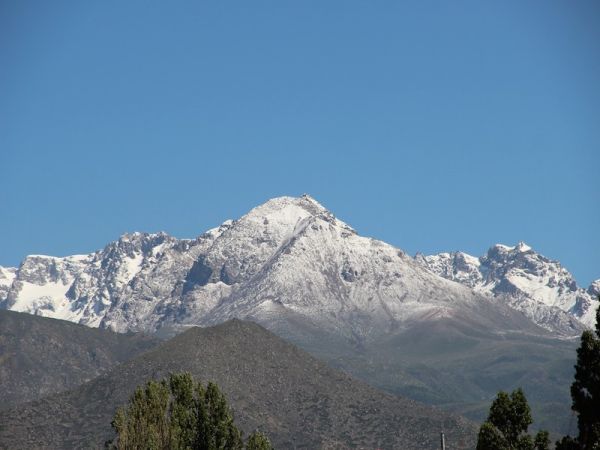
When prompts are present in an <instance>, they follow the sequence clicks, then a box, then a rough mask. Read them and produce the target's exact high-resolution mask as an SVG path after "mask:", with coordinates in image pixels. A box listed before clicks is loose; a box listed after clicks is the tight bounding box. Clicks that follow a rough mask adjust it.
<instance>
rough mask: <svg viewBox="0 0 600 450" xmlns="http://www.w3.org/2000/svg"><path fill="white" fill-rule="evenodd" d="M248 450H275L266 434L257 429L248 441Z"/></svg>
mask: <svg viewBox="0 0 600 450" xmlns="http://www.w3.org/2000/svg"><path fill="white" fill-rule="evenodd" d="M246 450H273V446H272V445H271V441H269V438H268V437H267V436H266V435H265V434H263V433H261V432H260V431H255V432H254V433H252V434H251V435H250V437H249V438H248V441H247V442H246Z"/></svg>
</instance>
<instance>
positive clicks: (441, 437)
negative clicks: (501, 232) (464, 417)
mask: <svg viewBox="0 0 600 450" xmlns="http://www.w3.org/2000/svg"><path fill="white" fill-rule="evenodd" d="M440 441H441V444H442V450H446V436H444V432H443V431H442V432H441V433H440Z"/></svg>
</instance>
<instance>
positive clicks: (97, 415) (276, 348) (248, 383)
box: [0, 320, 476, 449]
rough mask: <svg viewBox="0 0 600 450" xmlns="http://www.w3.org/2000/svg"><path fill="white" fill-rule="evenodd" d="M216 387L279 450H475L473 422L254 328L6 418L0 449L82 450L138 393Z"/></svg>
mask: <svg viewBox="0 0 600 450" xmlns="http://www.w3.org/2000/svg"><path fill="white" fill-rule="evenodd" d="M178 371H189V372H191V373H192V374H193V375H194V376H195V377H196V378H197V379H199V380H202V381H204V382H206V381H209V380H212V381H215V382H216V383H217V384H218V385H219V386H220V387H221V388H222V390H223V391H224V392H225V394H226V396H227V397H228V399H229V401H230V404H231V405H232V407H233V409H234V412H235V416H236V422H237V423H238V424H239V425H240V426H241V428H242V429H243V430H244V432H245V433H248V432H251V431H252V430H254V429H257V428H258V429H260V430H262V431H265V432H266V433H267V434H268V435H269V436H270V438H271V439H272V441H273V443H274V445H275V446H276V448H348V447H359V448H360V447H362V448H403V449H421V448H423V449H430V448H435V447H436V445H437V443H438V438H439V434H438V433H439V430H440V426H442V425H443V426H444V428H445V430H446V432H447V436H448V440H449V441H450V442H452V445H453V448H472V447H473V445H474V437H475V434H476V428H475V426H474V425H473V424H471V423H470V422H468V421H466V420H464V419H462V418H460V417H457V416H454V415H451V414H449V413H445V412H442V411H439V410H436V409H434V408H431V407H428V406H424V405H421V404H419V403H417V402H414V401H412V400H407V399H404V398H400V397H396V396H394V395H391V394H387V393H383V392H381V391H378V390H376V389H374V388H372V387H370V386H368V385H367V384H365V383H363V382H360V381H357V380H355V379H353V378H351V377H350V376H348V375H346V374H344V373H342V372H339V371H337V370H335V369H332V368H330V367H328V366H327V365H325V364H324V363H322V362H320V361H319V360H317V359H315V358H313V357H312V356H310V355H309V354H307V353H305V352H304V351H302V350H300V349H299V348H297V347H295V346H294V345H292V344H289V343H287V342H285V341H284V340H282V339H280V338H278V337H276V336H275V335H273V334H272V333H270V332H268V331H267V330H265V329H264V328H262V327H260V326H259V325H256V324H254V323H250V322H242V321H239V320H232V321H228V322H226V323H224V324H221V325H218V326H215V327H212V328H205V329H200V328H193V329H190V330H188V331H186V332H185V333H182V334H180V335H178V336H176V337H175V338H173V339H171V340H170V341H168V342H166V343H164V344H162V345H161V346H159V347H157V348H156V349H154V350H151V351H149V352H147V353H145V354H143V355H140V356H138V357H136V358H134V359H133V360H131V361H129V362H126V363H124V364H122V365H120V366H118V367H116V368H114V369H113V370H112V371H111V372H109V373H108V374H106V375H102V376H100V377H98V378H96V379H95V380H92V381H91V382H89V383H86V384H85V385H83V386H81V387H78V388H76V389H74V390H72V391H70V392H68V393H64V394H60V395H54V396H51V397H48V398H45V399H43V400H41V401H36V402H32V403H29V404H27V405H25V406H24V407H21V408H15V409H13V410H10V411H4V412H1V413H0V424H2V425H0V447H3V448H36V447H50V448H82V447H86V446H98V445H100V444H102V443H103V442H104V440H106V439H108V438H111V436H112V431H111V428H110V421H111V418H112V415H113V414H114V411H115V409H116V407H117V406H119V405H122V404H125V403H126V402H127V399H128V397H129V395H130V394H131V393H132V392H133V390H134V388H135V386H136V385H138V384H141V383H143V382H145V381H146V380H148V379H150V378H162V377H164V376H166V375H167V374H168V373H169V372H178Z"/></svg>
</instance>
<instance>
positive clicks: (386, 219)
mask: <svg viewBox="0 0 600 450" xmlns="http://www.w3.org/2000/svg"><path fill="white" fill-rule="evenodd" d="M0 168H1V173H0V194H1V198H2V200H1V203H0V264H1V265H17V264H18V263H19V261H20V260H21V259H22V258H23V257H24V256H25V255H26V254H28V253H45V254H54V255H67V254H72V253H84V252H90V251H93V250H95V249H98V248H101V247H103V246H104V245H105V244H106V243H108V242H109V241H111V240H113V239H115V238H117V237H118V236H119V235H120V234H122V233H123V232H127V231H158V230H164V231H167V232H168V233H170V234H173V235H175V236H178V237H195V236H196V235H198V234H200V233H201V232H203V231H204V230H206V229H207V228H210V227H213V226H215V225H217V224H219V223H220V222H221V221H223V220H225V219H227V218H236V217H239V216H240V215H242V214H243V213H245V212H246V211H247V210H249V209H250V208H251V207H253V206H256V205H258V204H259V203H262V202H263V201H265V200H267V199H268V198H271V197H274V196H279V195H300V194H302V193H304V192H307V193H310V194H311V195H312V196H314V197H315V198H317V199H318V200H319V201H321V203H323V204H324V205H325V206H326V207H328V208H329V209H331V210H332V211H333V212H334V213H335V214H336V215H337V216H338V217H340V218H342V219H343V220H345V221H346V222H348V223H349V224H351V225H352V226H354V227H355V228H356V229H357V231H359V232H360V233H361V234H364V235H369V236H373V237H377V238H379V239H382V240H385V241H387V242H390V243H392V244H394V245H397V246H399V247H400V248H402V249H404V250H405V251H407V252H409V253H411V254H414V253H415V252H416V251H421V252H424V253H433V252H439V251H451V250H459V249H460V250H464V251H467V252H469V253H472V254H475V255H480V254H482V253H484V252H485V251H486V249H487V248H488V247H489V246H490V245H492V244H494V243H496V242H502V243H506V244H514V243H516V242H518V241H519V240H523V241H526V242H527V243H529V244H530V245H532V246H533V247H534V248H535V249H536V250H538V251H540V252H541V253H543V254H545V255H546V256H549V257H551V258H554V259H558V260H560V261H561V262H562V263H563V265H564V266H566V267H567V269H569V270H570V271H572V272H573V273H574V274H575V276H576V278H577V280H578V282H579V283H580V284H582V285H587V284H588V283H589V282H590V281H591V280H592V279H595V278H600V258H599V256H600V233H599V231H600V170H599V169H600V2H598V1H596V0H593V1H576V2H574V1H560V2H559V1H547V0H545V1H524V0H515V1H501V2H488V1H479V0H477V1H456V2H455V1H453V2H448V1H439V2H430V1H410V2H397V1H376V2H367V1H348V0H344V1H337V2H336V1H326V2H323V1H303V2H298V1H294V2H291V1H281V0H277V1H270V2H265V1H252V2H248V1H244V2H241V1H239V2H236V1H233V2H204V1H190V2H183V1H173V2H159V1H125V2H124V1H101V2H87V1H72V2H66V1H37V2H34V1H27V0H23V1H2V2H0Z"/></svg>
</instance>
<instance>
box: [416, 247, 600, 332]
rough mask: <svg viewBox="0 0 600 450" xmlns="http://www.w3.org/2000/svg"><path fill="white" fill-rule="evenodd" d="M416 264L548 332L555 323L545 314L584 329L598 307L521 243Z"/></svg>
mask: <svg viewBox="0 0 600 450" xmlns="http://www.w3.org/2000/svg"><path fill="white" fill-rule="evenodd" d="M416 260H417V261H418V262H419V263H420V264H422V265H423V266H424V267H426V268H428V269H429V270H431V271H432V272H434V273H436V274H438V275H440V276H442V277H444V278H447V279H450V280H453V281H457V282H459V283H462V284H465V285H467V286H469V287H471V288H473V289H475V290H477V291H479V292H483V293H489V294H491V295H493V296H496V297H498V298H503V299H505V300H506V301H507V302H509V303H510V304H511V305H512V306H513V307H515V308H516V309H519V310H521V311H523V312H525V313H526V314H529V315H530V316H531V317H532V318H534V319H535V317H537V319H536V320H537V321H538V322H539V323H540V324H542V325H544V324H545V325H546V326H550V324H549V323H548V321H549V320H555V319H554V318H553V317H552V316H548V314H547V313H548V312H553V314H554V315H557V314H558V315H559V316H560V315H561V314H559V311H564V312H566V313H568V314H570V315H571V316H573V317H576V318H577V319H578V320H580V321H581V322H583V323H584V324H585V325H587V326H592V325H593V323H594V320H595V316H594V315H595V308H596V307H597V305H598V303H597V302H595V301H594V298H593V297H592V296H591V295H590V293H589V292H586V290H584V289H582V288H580V287H579V286H577V283H576V282H575V279H574V278H573V276H572V275H571V274H570V273H569V272H568V271H567V270H566V269H565V268H564V267H562V266H561V264H560V263H559V262H558V261H553V260H551V259H549V258H546V257H545V256H543V255H541V254H539V253H537V252H536V251H534V250H533V249H532V248H531V247H530V246H529V245H527V244H526V243H524V242H519V243H518V244H517V245H515V246H507V245H504V244H496V245H494V246H492V247H491V248H490V249H489V250H488V251H487V253H486V254H485V255H483V256H481V257H479V258H475V257H473V256H470V255H466V254H464V253H461V252H455V253H440V254H438V255H431V256H423V255H417V256H416ZM590 289H591V288H590ZM545 307H550V310H548V308H545ZM540 314H541V315H543V316H544V317H540ZM534 316H535V317H534Z"/></svg>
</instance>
